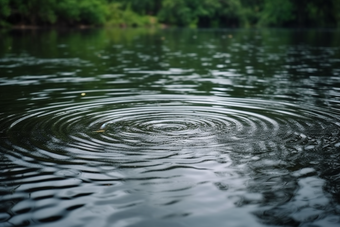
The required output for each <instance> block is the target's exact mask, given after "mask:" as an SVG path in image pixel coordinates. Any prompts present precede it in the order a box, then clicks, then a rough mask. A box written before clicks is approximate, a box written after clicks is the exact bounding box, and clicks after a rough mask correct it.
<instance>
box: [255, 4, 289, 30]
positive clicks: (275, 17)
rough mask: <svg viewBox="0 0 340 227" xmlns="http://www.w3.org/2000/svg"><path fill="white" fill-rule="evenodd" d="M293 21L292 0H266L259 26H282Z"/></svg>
mask: <svg viewBox="0 0 340 227" xmlns="http://www.w3.org/2000/svg"><path fill="white" fill-rule="evenodd" d="M293 19H295V17H294V15H293V4H292V2H291V1H290V0H276V1H273V0H265V1H264V7H263V12H262V13H261V16H260V21H259V24H260V25H275V26H282V25H284V23H286V22H289V21H292V20H293Z"/></svg>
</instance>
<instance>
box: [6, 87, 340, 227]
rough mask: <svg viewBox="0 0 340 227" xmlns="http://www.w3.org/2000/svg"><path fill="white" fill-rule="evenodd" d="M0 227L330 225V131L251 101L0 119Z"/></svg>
mask: <svg viewBox="0 0 340 227" xmlns="http://www.w3.org/2000/svg"><path fill="white" fill-rule="evenodd" d="M0 127H1V140H2V141H1V143H0V149H1V151H2V156H1V163H2V167H0V168H1V172H2V175H1V191H0V193H1V207H0V212H1V215H0V220H1V221H2V223H7V224H5V225H4V226H22V225H29V224H35V225H37V224H44V225H47V224H48V226H61V225H64V226H93V225H97V226H150V225H153V226H156V225H162V226H163V225H165V226H193V225H195V226H207V225H208V224H209V225H211V224H213V225H216V226H221V223H231V226H247V225H248V224H249V223H252V226H256V225H258V226H261V225H263V224H267V225H283V226H285V225H286V226H298V225H304V224H306V225H307V224H308V223H314V224H319V225H321V226H326V225H327V226H336V224H337V222H338V221H339V218H338V217H339V216H338V212H339V211H338V209H339V207H338V206H339V205H338V204H339V201H338V199H339V193H340V192H339V187H338V184H337V182H338V177H339V171H340V168H339V165H338V163H339V161H340V156H339V149H340V139H339V138H340V119H339V116H338V115H337V113H334V112H327V111H325V110H321V109H318V108H316V107H310V106H298V105H294V104H288V103H284V102H274V101H264V100H256V99H245V98H243V99H240V98H228V97H212V96H190V95H161V94H158V95H157V94H155V95H136V96H124V97H112V98H99V99H95V100H92V101H88V102H78V103H76V104H74V103H60V104H55V105H50V106H47V107H46V106H45V107H42V108H37V109H32V110H28V111H27V112H26V113H25V114H22V115H19V114H13V115H10V116H4V115H0Z"/></svg>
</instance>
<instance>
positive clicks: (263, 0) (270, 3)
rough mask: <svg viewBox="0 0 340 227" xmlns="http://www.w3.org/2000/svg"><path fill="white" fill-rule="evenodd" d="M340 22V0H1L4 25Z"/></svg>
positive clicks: (311, 24)
mask: <svg viewBox="0 0 340 227" xmlns="http://www.w3.org/2000/svg"><path fill="white" fill-rule="evenodd" d="M158 21H159V22H160V23H163V24H165V25H171V26H181V27H251V26H300V27H302V26H309V27H317V26H318V27H330V26H333V27H335V26H340V1H339V0H0V26H5V25H8V24H14V25H20V24H24V25H48V26H50V25H66V26H70V25H71V26H76V25H107V26H120V27H126V26H133V27H138V26H156V25H157V24H158Z"/></svg>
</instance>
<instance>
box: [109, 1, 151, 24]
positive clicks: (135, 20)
mask: <svg viewBox="0 0 340 227" xmlns="http://www.w3.org/2000/svg"><path fill="white" fill-rule="evenodd" d="M108 11H109V14H108V17H107V22H106V26H118V27H141V26H154V25H155V24H156V19H155V18H153V17H151V16H147V15H140V14H137V13H136V12H134V11H132V10H131V5H130V4H128V5H126V6H125V9H124V8H123V5H122V4H121V3H119V2H114V3H110V4H109V5H108Z"/></svg>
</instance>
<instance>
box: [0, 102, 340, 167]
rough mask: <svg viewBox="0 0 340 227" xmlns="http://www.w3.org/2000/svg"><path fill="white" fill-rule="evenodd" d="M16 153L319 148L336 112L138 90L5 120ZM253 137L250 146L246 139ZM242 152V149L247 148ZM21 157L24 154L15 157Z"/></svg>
mask: <svg viewBox="0 0 340 227" xmlns="http://www.w3.org/2000/svg"><path fill="white" fill-rule="evenodd" d="M1 124H2V125H1V127H2V128H3V129H6V130H5V132H4V134H5V137H6V141H7V146H9V145H13V147H14V148H15V150H16V151H17V153H12V154H10V156H12V157H13V158H15V159H17V158H19V157H20V159H22V158H24V159H25V158H27V159H28V160H31V161H33V162H35V160H37V159H40V158H44V159H45V160H46V161H48V160H49V159H50V160H52V162H54V161H55V159H57V160H63V161H67V160H68V161H71V162H74V161H76V162H83V161H86V160H88V159H91V160H93V159H98V160H99V159H100V160H101V158H115V157H116V156H117V155H118V156H121V155H127V154H135V155H147V157H154V156H155V157H158V156H162V155H165V154H167V155H168V154H169V152H170V153H171V152H178V151H180V150H183V149H192V150H195V149H200V150H204V149H207V150H209V149H210V150H211V149H218V148H226V147H228V146H229V147H230V146H234V145H238V146H240V145H242V146H243V149H246V150H254V149H256V147H258V146H260V145H259V144H263V143H265V144H266V145H265V146H268V144H270V143H271V142H273V143H276V146H279V145H278V144H277V143H278V142H279V143H280V145H284V146H286V145H287V144H289V147H292V146H293V147H294V146H296V145H303V144H309V145H308V146H300V147H295V148H294V149H297V150H301V149H315V148H316V147H315V146H314V145H313V143H312V142H311V136H313V135H314V134H315V133H317V134H320V133H330V134H334V133H335V134H337V133H338V131H339V125H340V123H339V119H338V118H337V117H334V114H332V113H329V114H327V113H325V112H324V111H322V112H321V111H318V110H310V109H303V108H300V107H297V106H294V105H288V104H280V103H271V102H268V101H267V102H265V101H256V100H247V99H243V100H238V99H222V98H220V99H219V98H214V100H211V98H209V97H203V96H202V97H199V98H198V97H193V96H191V97H190V96H162V95H156V96H152V95H150V96H131V97H119V98H109V99H100V100H97V101H95V102H92V103H86V104H82V103H80V104H77V105H73V104H66V105H64V104H63V105H61V106H60V107H59V106H53V107H47V108H42V109H35V110H31V111H29V112H28V113H27V114H26V115H24V116H9V117H8V118H6V119H2V120H1ZM245 144H248V146H245ZM240 152H241V151H240ZM16 156H17V157H16Z"/></svg>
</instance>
